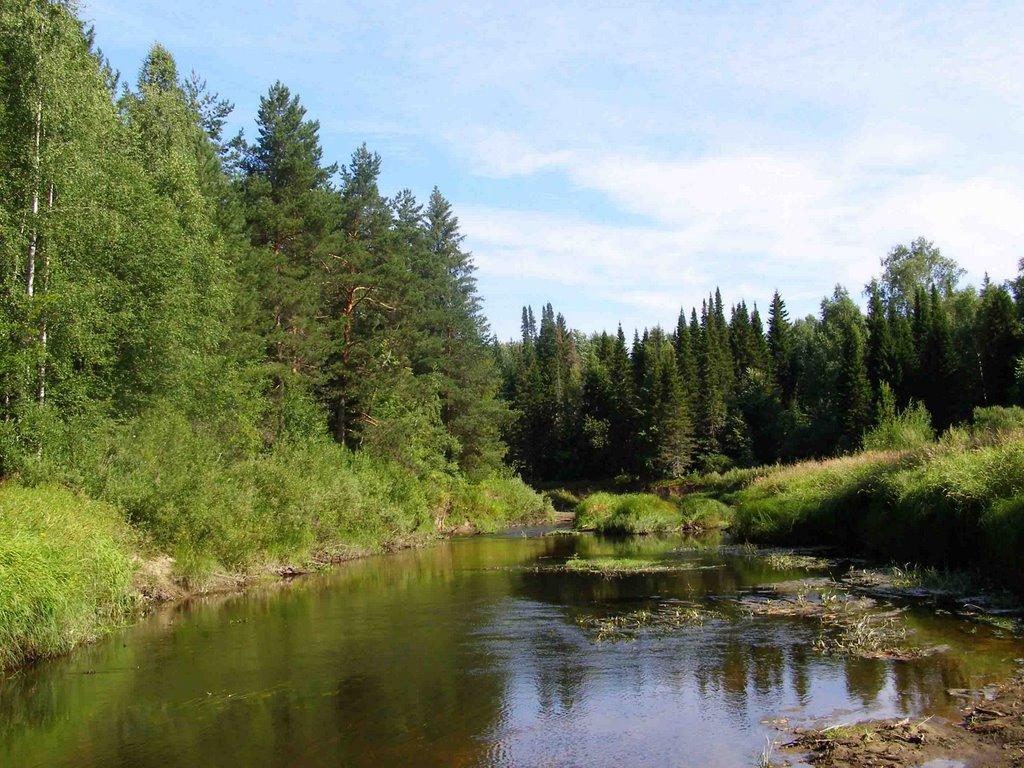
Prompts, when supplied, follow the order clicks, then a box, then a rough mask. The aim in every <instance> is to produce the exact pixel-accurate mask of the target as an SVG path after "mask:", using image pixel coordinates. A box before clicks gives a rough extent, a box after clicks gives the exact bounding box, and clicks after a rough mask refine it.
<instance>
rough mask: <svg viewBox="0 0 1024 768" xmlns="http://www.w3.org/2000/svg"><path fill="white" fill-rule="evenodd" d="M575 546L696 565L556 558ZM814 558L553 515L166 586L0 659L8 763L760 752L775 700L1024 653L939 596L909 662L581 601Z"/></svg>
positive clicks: (625, 596) (0, 749)
mask: <svg viewBox="0 0 1024 768" xmlns="http://www.w3.org/2000/svg"><path fill="white" fill-rule="evenodd" d="M528 534H529V535H528ZM693 545H696V546H693ZM574 554H576V555H578V556H581V557H598V556H609V555H614V556H619V557H623V556H625V557H631V556H632V557H642V558H647V559H650V558H655V559H658V558H669V559H672V560H673V561H678V560H682V561H685V562H687V563H689V564H690V565H692V566H693V568H692V569H691V570H686V571H681V572H670V573H653V574H634V575H623V576H616V577H612V578H607V577H604V576H601V575H596V574H583V573H565V572H559V571H557V570H554V569H550V568H549V567H548V566H551V565H556V564H558V563H560V562H563V561H564V560H565V559H566V558H568V557H570V556H571V555H574ZM802 575H806V574H803V573H801V572H799V571H778V570H773V569H772V568H770V567H768V565H767V564H766V562H765V561H764V560H763V559H761V558H758V557H753V556H750V555H749V554H748V553H738V552H735V551H734V550H728V549H726V550H724V551H723V550H720V549H716V548H713V547H706V546H701V543H700V542H691V541H684V540H682V539H680V538H678V537H676V538H642V539H632V540H612V539H601V538H597V537H594V536H575V537H570V536H565V537H561V536H546V537H545V536H540V535H537V532H516V533H510V534H505V535H500V536H487V537H473V538H465V539H457V540H453V541H448V542H443V543H438V544H436V545H433V546H431V547H428V548H424V549H419V550H411V551H405V552H400V553H398V554H394V555H388V556H381V557H373V558H367V559H365V560H359V561H354V562H351V563H347V564H344V565H341V566H339V567H337V568H335V569H333V570H332V571H331V572H330V573H327V574H322V575H317V576H311V577H304V578H301V579H296V580H294V581H293V582H292V583H290V584H288V585H287V586H284V585H280V586H277V587H274V588H267V589H260V590H254V591H250V592H248V593H245V594H241V595H234V596H230V597H220V598H210V599H206V600H200V601H194V602H192V603H190V604H188V605H179V606H175V607H172V608H168V609H164V610H160V611H158V612H156V613H155V614H153V615H151V616H150V617H148V618H146V619H145V620H143V621H142V622H140V623H138V624H136V625H135V626H133V627H131V628H129V629H127V630H125V631H124V632H121V633H119V634H117V635H115V636H113V637H110V638H108V639H106V640H104V641H102V642H100V643H97V644H95V645H92V646H89V647H86V648H83V649H80V650H79V651H77V652H75V653H74V654H72V655H71V656H69V657H67V658H64V659H59V660H55V661H50V662H46V663H43V664H40V665H37V666H35V667H33V668H30V669H27V670H23V671H21V672H20V673H18V674H16V675H14V676H13V677H11V678H9V679H6V680H0V766H3V768H8V766H10V767H11V768H28V767H31V766H47V767H49V766H74V767H75V768H81V767H82V766H103V767H104V768H108V767H110V766H132V767H133V768H171V767H173V766H183V767H184V766H187V767H188V768H214V767H219V766H224V767H225V768H226V767H227V766H231V767H232V768H233V767H235V766H245V767H246V768H253V767H259V766H302V767H304V766H346V767H353V768H355V767H358V766H373V767H374V768H385V767H387V766H437V767H438V768H441V767H443V768H456V767H458V766H488V767H490V766H494V767H498V766H523V767H526V766H531V767H532V766H587V768H600V767H602V766H616V768H619V767H620V766H673V767H682V766H694V767H696V766H700V767H702V768H710V767H713V766H730V767H731V766H752V765H755V764H756V761H757V759H758V757H759V756H760V754H761V750H762V748H763V747H764V744H765V736H766V734H767V735H770V736H773V737H776V738H777V737H779V734H778V732H777V731H775V730H774V729H773V727H772V725H771V724H770V723H769V722H768V720H769V719H770V718H786V719H787V720H788V721H789V722H790V724H793V723H801V722H805V721H806V722H809V721H812V720H814V719H816V718H828V722H830V723H832V722H846V721H852V720H856V719H861V718H866V717H874V716H889V715H896V714H900V715H913V714H916V713H919V712H924V711H928V712H932V711H939V712H951V711H952V708H953V707H954V706H955V705H956V703H957V701H956V699H954V698H952V697H951V695H950V693H948V691H949V689H959V688H975V687H979V686H981V685H984V684H986V683H988V682H992V681H995V680H998V679H1000V678H1002V677H1005V676H1006V675H1008V674H1009V673H1010V672H1011V670H1012V668H1013V664H1014V659H1015V658H1017V657H1020V656H1024V648H1022V646H1021V645H1020V643H1019V642H1017V641H1014V640H1011V639H1006V638H1001V637H997V636H995V634H994V633H993V632H992V631H990V630H989V629H987V628H985V627H979V626H977V625H973V624H966V623H964V622H962V621H959V620H957V619H954V618H952V617H950V616H943V615H936V614H935V613H933V612H930V611H925V610H923V609H921V610H911V611H910V612H909V613H908V618H907V621H908V622H909V623H910V625H911V627H912V629H913V630H914V638H915V640H919V641H923V642H928V643H939V642H940V643H943V644H946V645H948V646H950V650H949V651H948V652H946V653H941V654H937V655H934V656H930V657H927V658H924V659H920V660H917V661H913V662H893V661H874V660H860V659H850V658H844V657H834V656H823V655H820V654H818V653H816V652H815V651H814V649H813V643H814V640H815V638H816V636H817V632H818V630H817V625H816V624H815V622H813V621H811V620H807V619H792V618H784V619H783V618H768V617H746V616H743V615H741V614H737V613H735V612H734V613H733V614H729V618H725V619H719V620H711V621H707V622H705V623H703V624H702V625H700V626H689V627H684V628H680V629H677V630H673V631H671V632H663V633H644V632H641V633H640V635H639V636H637V637H636V638H635V639H631V640H622V641H610V640H599V639H597V638H596V637H595V635H594V633H593V631H591V630H589V629H587V628H586V627H581V626H580V625H579V622H580V621H583V622H584V623H585V622H586V619H587V617H594V616H609V615H616V614H620V613H626V612H629V611H633V610H636V609H638V608H643V607H656V606H658V605H659V604H662V603H665V602H666V601H675V600H680V599H685V600H688V601H698V602H704V603H706V604H707V605H709V606H722V605H727V604H729V603H730V602H731V601H732V600H734V599H735V598H736V597H737V595H739V594H741V593H742V592H744V590H746V589H747V588H749V587H751V586H754V585H762V584H765V583H770V582H774V581H783V580H787V579H793V578H794V577H799V576H802Z"/></svg>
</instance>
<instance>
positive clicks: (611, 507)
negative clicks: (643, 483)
mask: <svg viewBox="0 0 1024 768" xmlns="http://www.w3.org/2000/svg"><path fill="white" fill-rule="evenodd" d="M729 517H730V511H729V508H728V507H727V506H726V505H724V504H722V503H721V502H720V501H718V500H715V499H711V498H707V497H701V496H694V497H688V498H685V499H682V500H680V501H679V502H675V501H670V500H666V499H663V498H661V497H659V496H656V495H654V494H651V493H625V494H614V493H604V492H600V493H593V494H591V495H589V496H587V497H585V498H584V499H583V500H582V501H580V502H579V504H578V505H577V506H576V510H575V520H574V523H573V525H574V527H575V528H576V529H577V530H587V531H591V530H592V531H598V532H600V533H621V534H637V533H664V532H667V531H678V530H682V529H687V530H704V529H709V528H720V527H722V526H724V525H726V524H727V523H728V520H729Z"/></svg>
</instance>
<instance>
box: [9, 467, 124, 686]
mask: <svg viewBox="0 0 1024 768" xmlns="http://www.w3.org/2000/svg"><path fill="white" fill-rule="evenodd" d="M133 571H134V567H133V565H132V558H131V532H130V530H129V529H128V527H127V525H126V524H125V523H124V521H123V519H122V518H121V516H120V514H119V513H118V511H117V510H116V509H114V508H113V507H111V506H110V505H108V504H103V503H100V502H96V501H89V500H88V499H84V498H82V497H80V496H77V495H75V494H73V493H71V492H70V491H67V490H65V489H61V488H56V487H52V486H42V487H38V488H32V489H29V488H21V487H17V486H12V485H7V484H5V485H3V486H0V669H3V668H7V667H12V666H14V665H15V664H18V663H21V662H23V661H27V660H31V659H34V658H38V657H42V656H51V655H54V654H58V653H63V652H65V651H67V650H69V649H70V648H72V647H74V646H75V645H77V644H79V643H82V642H86V641H89V640H92V639H93V638H96V637H98V636H99V635H101V634H103V633H104V632H105V631H107V630H109V629H110V628H111V627H113V626H116V625H117V624H119V623H120V622H122V621H124V619H125V618H126V617H127V616H128V615H129V614H130V613H131V611H132V608H133V606H134V598H133V595H132V588H131V582H132V573H133Z"/></svg>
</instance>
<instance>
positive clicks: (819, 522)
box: [731, 436, 1024, 589]
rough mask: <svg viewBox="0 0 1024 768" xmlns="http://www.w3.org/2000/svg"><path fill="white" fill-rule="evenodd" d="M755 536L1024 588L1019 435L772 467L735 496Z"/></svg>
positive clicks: (1023, 473) (741, 519)
mask: <svg viewBox="0 0 1024 768" xmlns="http://www.w3.org/2000/svg"><path fill="white" fill-rule="evenodd" d="M731 499H732V500H733V501H734V502H735V503H736V505H737V511H736V523H735V525H734V530H735V532H736V534H737V536H739V537H740V538H746V539H749V540H752V541H761V542H771V543H786V544H801V543H817V544H835V545H839V546H842V547H844V548H846V549H848V550H852V551H855V552H858V553H862V554H867V555H871V556H874V557H878V558H885V559H890V560H894V561H897V562H915V563H927V564H933V565H937V566H942V567H976V566H985V567H987V568H989V569H990V570H991V571H992V572H993V575H995V576H997V577H998V578H1000V579H1001V580H1003V581H1005V582H1006V583H1008V584H1010V585H1011V586H1014V587H1015V588H1017V589H1024V572H1022V571H1021V568H1020V551H1021V548H1022V547H1024V439H1022V438H1021V437H1019V436H1016V437H1011V438H1005V439H1003V440H1002V441H1000V442H996V443H995V444H988V445H977V444H973V445H970V446H965V445H964V444H961V443H960V442H959V441H958V442H955V443H948V442H947V441H946V440H943V441H942V442H941V443H939V444H938V445H936V446H934V447H932V448H930V449H928V450H927V451H922V452H918V453H916V454H910V455H908V454H904V453H897V452H889V453H885V452H875V453H870V452H869V453H863V454H859V455H856V456H850V457H845V458H842V459H834V460H832V461H826V462H805V463H804V464H798V465H794V466H791V467H785V468H778V469H776V470H774V471H773V472H771V473H770V474H769V475H767V476H765V477H764V478H761V479H760V480H757V481H755V482H754V483H752V484H751V485H750V486H749V487H748V488H746V489H744V490H742V491H740V492H738V493H736V494H734V495H733V496H732V497H731Z"/></svg>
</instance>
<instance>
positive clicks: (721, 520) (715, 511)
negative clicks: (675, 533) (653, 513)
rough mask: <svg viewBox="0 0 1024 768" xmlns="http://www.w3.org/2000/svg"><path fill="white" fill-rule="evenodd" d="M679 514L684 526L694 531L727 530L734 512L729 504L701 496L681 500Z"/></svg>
mask: <svg viewBox="0 0 1024 768" xmlns="http://www.w3.org/2000/svg"><path fill="white" fill-rule="evenodd" d="M679 512H680V514H681V515H682V519H683V525H684V526H685V527H687V528H692V529H710V528H725V527H726V526H728V525H729V524H730V523H731V522H732V516H733V510H732V508H731V507H729V506H728V505H727V504H723V503H722V502H721V501H718V500H717V499H712V498H709V497H707V496H701V495H693V496H687V497H685V498H683V499H680V501H679Z"/></svg>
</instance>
